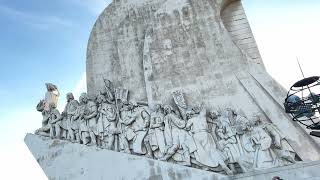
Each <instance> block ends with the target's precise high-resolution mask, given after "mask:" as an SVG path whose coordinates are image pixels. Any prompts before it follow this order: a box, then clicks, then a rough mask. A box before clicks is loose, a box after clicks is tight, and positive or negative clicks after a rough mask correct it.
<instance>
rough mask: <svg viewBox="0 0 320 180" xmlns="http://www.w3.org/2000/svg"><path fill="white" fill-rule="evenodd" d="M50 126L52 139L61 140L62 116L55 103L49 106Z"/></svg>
mask: <svg viewBox="0 0 320 180" xmlns="http://www.w3.org/2000/svg"><path fill="white" fill-rule="evenodd" d="M48 118H49V121H48V122H49V125H50V137H51V138H57V139H61V124H60V123H61V119H62V117H61V115H60V112H59V111H58V110H57V109H56V105H55V103H51V104H50V105H49V116H48Z"/></svg>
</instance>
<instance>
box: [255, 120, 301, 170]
mask: <svg viewBox="0 0 320 180" xmlns="http://www.w3.org/2000/svg"><path fill="white" fill-rule="evenodd" d="M254 119H255V121H256V125H257V126H261V128H263V129H264V130H265V131H266V132H267V133H268V135H269V136H270V137H271V138H272V146H271V148H272V151H273V152H274V153H275V161H274V165H275V166H283V165H289V164H293V163H295V160H294V158H295V155H296V153H295V151H294V150H293V149H292V147H291V146H290V145H289V143H288V140H287V139H286V137H285V136H284V135H283V133H282V132H281V131H280V130H279V129H278V128H277V127H276V126H275V125H273V124H271V123H263V122H262V120H261V117H260V116H259V115H256V116H255V117H254Z"/></svg>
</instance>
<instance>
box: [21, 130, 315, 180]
mask: <svg viewBox="0 0 320 180" xmlns="http://www.w3.org/2000/svg"><path fill="white" fill-rule="evenodd" d="M25 143H26V145H27V146H28V148H29V149H30V151H31V153H32V154H33V156H34V158H35V159H36V160H37V162H38V163H39V165H40V166H41V168H42V169H43V171H44V172H45V174H46V175H47V177H48V179H49V180H57V179H59V180H89V179H90V180H91V179H94V180H95V179H102V180H107V179H112V180H120V179H128V180H129V179H135V180H140V179H148V180H177V179H179V180H208V179H211V180H236V179H239V180H251V179H259V180H270V179H272V178H273V177H275V176H279V177H281V178H283V179H308V180H316V179H319V178H320V175H319V173H318V170H319V168H320V161H315V162H304V163H297V164H295V165H290V166H285V167H278V168H271V169H266V170H260V171H252V172H248V173H245V174H239V175H236V176H229V177H228V176H225V175H221V174H217V173H213V172H209V171H203V170H199V169H194V168H189V167H185V166H180V165H176V164H172V163H167V162H162V161H156V160H152V159H148V158H145V157H141V156H134V155H129V154H124V153H118V152H114V151H108V150H105V149H99V148H97V147H89V146H85V145H80V144H74V143H71V142H68V141H62V140H52V139H50V138H46V137H41V136H38V135H33V134H27V135H26V137H25Z"/></svg>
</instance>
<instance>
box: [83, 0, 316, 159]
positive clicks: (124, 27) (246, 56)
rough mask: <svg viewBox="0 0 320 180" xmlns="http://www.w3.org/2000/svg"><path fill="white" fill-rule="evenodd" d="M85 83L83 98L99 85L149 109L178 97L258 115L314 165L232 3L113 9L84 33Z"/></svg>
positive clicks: (171, 1) (183, 0) (158, 3)
mask: <svg viewBox="0 0 320 180" xmlns="http://www.w3.org/2000/svg"><path fill="white" fill-rule="evenodd" d="M238 20H239V21H241V22H239V21H238ZM87 76H88V77H87V80H88V82H87V84H88V93H89V95H96V94H97V93H98V92H99V91H100V90H101V89H102V88H103V84H104V83H103V78H107V79H110V80H111V81H113V82H115V85H116V86H121V87H125V88H127V89H128V90H129V91H130V92H132V93H131V94H130V99H134V100H137V101H139V100H143V101H148V102H149V105H150V106H151V107H152V106H153V105H154V104H155V103H157V102H160V103H164V104H168V103H169V104H172V99H171V94H172V92H174V91H176V90H182V91H183V92H184V93H185V94H186V99H187V101H188V103H189V104H198V103H204V105H205V107H207V108H208V110H211V109H219V108H221V109H223V108H226V107H232V108H233V109H236V110H238V111H239V112H243V113H244V114H245V115H246V116H247V117H251V116H252V115H254V114H264V116H265V118H266V119H267V120H269V121H270V122H272V123H274V124H275V125H276V126H277V127H278V128H279V129H281V130H284V131H283V133H284V134H285V135H286V136H287V137H288V139H289V141H290V144H291V146H292V147H293V148H294V150H295V151H296V152H297V153H298V155H299V156H300V157H301V158H302V160H319V159H320V147H319V145H318V144H317V143H316V142H315V141H314V140H313V139H312V138H310V137H309V135H308V134H307V133H306V132H305V130H303V129H302V128H301V127H300V126H299V125H297V124H296V123H294V122H292V121H291V119H290V117H288V116H287V115H286V114H285V112H284V109H283V107H282V106H283V105H282V103H283V100H284V98H285V96H286V94H285V90H284V89H283V88H282V87H281V86H280V85H279V84H278V83H277V82H275V81H274V80H273V79H272V78H271V77H270V75H269V74H268V73H267V72H266V71H265V69H264V66H263V62H262V60H261V57H260V54H259V51H258V48H257V45H256V43H255V40H254V37H253V35H252V32H251V30H250V25H249V24H248V21H247V19H246V16H245V13H244V11H243V8H242V6H241V2H240V1H238V0H217V1H213V0H179V1H177V0H139V1H126V0H119V1H113V3H112V4H110V5H109V6H108V7H107V8H106V10H105V11H104V12H103V13H102V14H101V15H100V17H99V18H98V20H97V22H96V24H95V26H94V28H93V30H92V33H91V36H90V40H89V44H88V53H87Z"/></svg>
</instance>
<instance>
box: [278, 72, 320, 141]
mask: <svg viewBox="0 0 320 180" xmlns="http://www.w3.org/2000/svg"><path fill="white" fill-rule="evenodd" d="M284 107H285V110H286V113H289V114H291V115H292V120H293V121H296V122H299V123H300V124H302V125H304V126H306V127H307V129H311V130H319V131H320V113H319V112H320V77H319V76H313V77H308V78H304V79H302V80H300V81H298V82H296V83H295V84H294V85H293V86H292V87H291V88H290V90H289V92H288V94H287V97H286V99H285V103H284ZM310 134H311V135H313V136H317V137H320V132H318V131H312V132H311V133H310Z"/></svg>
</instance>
